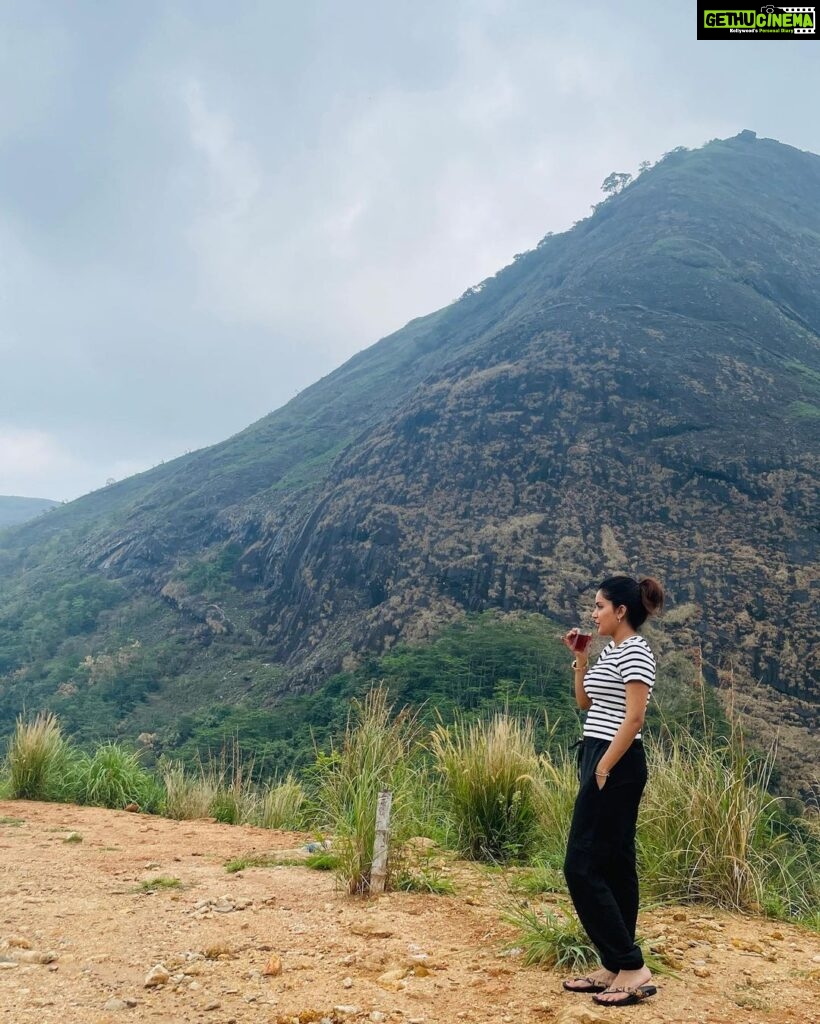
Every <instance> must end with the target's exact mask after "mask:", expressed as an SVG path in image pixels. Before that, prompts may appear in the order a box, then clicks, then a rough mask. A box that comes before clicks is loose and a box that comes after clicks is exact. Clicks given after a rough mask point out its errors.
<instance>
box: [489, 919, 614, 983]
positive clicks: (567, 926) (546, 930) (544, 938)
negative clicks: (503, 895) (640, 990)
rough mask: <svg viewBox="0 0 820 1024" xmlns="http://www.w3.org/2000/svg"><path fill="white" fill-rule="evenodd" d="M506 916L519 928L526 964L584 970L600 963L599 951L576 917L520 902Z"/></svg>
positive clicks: (517, 942) (519, 943) (520, 942)
mask: <svg viewBox="0 0 820 1024" xmlns="http://www.w3.org/2000/svg"><path fill="white" fill-rule="evenodd" d="M504 919H505V920H506V921H508V922H509V923H510V924H512V925H515V927H516V928H517V929H518V936H517V937H516V945H517V946H520V947H521V949H522V950H523V951H524V963H525V964H527V965H528V966H529V965H532V964H539V965H541V966H544V967H554V968H556V969H558V970H569V971H583V970H586V969H587V968H589V967H590V966H591V965H593V964H597V962H598V953H597V951H596V950H595V947H594V946H593V945H592V943H591V942H590V941H589V939H588V938H587V935H586V933H585V932H584V930H583V928H582V927H581V925H580V924H579V923H578V921H577V920H576V919H575V918H574V917H564V916H563V915H561V916H559V915H558V914H555V913H554V912H553V911H552V910H549V909H546V908H543V907H542V908H536V907H531V906H528V905H526V904H518V905H515V906H512V907H510V908H509V909H508V910H507V912H506V913H505V914H504Z"/></svg>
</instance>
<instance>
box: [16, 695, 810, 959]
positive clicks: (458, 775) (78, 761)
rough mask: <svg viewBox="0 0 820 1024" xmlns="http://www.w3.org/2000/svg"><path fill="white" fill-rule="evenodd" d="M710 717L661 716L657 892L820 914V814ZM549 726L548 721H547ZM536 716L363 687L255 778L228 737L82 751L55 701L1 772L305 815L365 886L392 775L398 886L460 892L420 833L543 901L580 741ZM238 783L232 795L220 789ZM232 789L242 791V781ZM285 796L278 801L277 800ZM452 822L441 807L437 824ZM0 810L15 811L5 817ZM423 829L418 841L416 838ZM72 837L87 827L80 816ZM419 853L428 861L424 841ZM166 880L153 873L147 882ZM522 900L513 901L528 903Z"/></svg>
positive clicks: (532, 937)
mask: <svg viewBox="0 0 820 1024" xmlns="http://www.w3.org/2000/svg"><path fill="white" fill-rule="evenodd" d="M711 725H712V724H711V723H708V724H707V725H704V726H703V727H702V728H701V729H700V730H699V735H695V734H693V733H691V732H688V731H687V730H686V729H685V728H684V726H683V725H681V724H680V723H677V724H676V725H675V727H674V728H672V727H671V726H670V723H669V722H666V724H665V725H664V727H663V728H661V729H660V730H659V731H658V732H656V733H655V734H654V735H650V736H647V740H646V742H647V757H648V761H649V777H650V781H649V785H648V787H647V790H646V794H645V797H644V800H643V803H642V806H641V813H640V820H639V827H638V859H639V872H640V876H641V884H642V891H643V892H644V894H645V898H647V899H649V900H652V901H655V902H659V903H665V902H675V903H679V902H681V901H684V902H691V903H705V904H708V905H711V906H719V907H726V908H730V909H734V910H737V911H740V912H744V913H759V914H765V915H767V916H770V917H774V918H781V919H786V920H793V921H800V922H803V923H804V924H805V925H807V926H808V927H811V928H818V927H820V918H818V914H817V906H818V905H820V873H818V865H819V864H820V830H818V828H817V826H816V823H814V822H813V820H812V819H811V818H802V817H799V816H795V815H794V813H793V812H792V811H791V809H790V804H789V802H786V801H783V800H780V799H778V798H777V797H775V796H774V795H772V793H771V773H772V768H773V758H772V756H771V754H768V755H767V754H765V753H760V752H759V751H756V750H754V749H751V748H749V747H748V746H747V744H746V741H745V740H744V738H743V736H742V734H741V733H740V732H739V730H738V729H737V728H736V727H733V726H731V725H730V727H729V728H728V731H723V730H722V729H720V730H716V729H713V728H712V727H711ZM545 734H546V735H547V736H548V737H549V736H550V730H549V729H545ZM533 736H534V729H533V724H532V721H531V720H530V719H528V718H522V719H517V718H515V717H513V716H511V715H510V714H509V713H508V712H503V713H502V712H498V713H496V714H494V715H492V716H490V717H488V718H484V719H482V718H475V719H473V720H471V721H467V720H466V719H464V718H463V717H461V716H457V717H456V719H455V721H454V722H452V723H451V724H450V725H449V726H445V725H444V724H443V723H439V724H438V725H437V726H436V727H435V728H434V729H433V730H427V731H425V730H422V729H420V727H419V722H418V719H417V718H415V717H414V716H413V714H412V713H410V712H408V711H407V710H406V709H403V710H401V711H399V712H398V713H397V714H394V713H393V712H392V710H391V705H390V704H389V703H388V696H387V691H386V689H384V688H383V687H382V688H376V689H374V690H372V691H371V692H370V693H368V694H367V695H366V696H365V698H364V699H363V700H362V701H361V702H354V704H353V707H352V710H351V714H350V717H349V719H348V722H347V726H346V728H345V732H344V734H343V736H342V739H341V740H340V742H339V743H338V745H335V746H334V747H333V748H332V749H331V751H330V753H322V752H317V754H316V756H315V761H314V764H313V765H312V766H311V768H310V770H309V771H308V772H306V773H305V775H304V777H303V778H302V779H301V780H297V779H296V778H295V777H293V776H289V777H288V778H286V779H285V780H284V781H282V782H279V783H276V782H270V783H269V784H268V785H267V786H260V784H259V782H257V781H253V771H252V766H250V765H245V766H244V767H241V766H242V765H243V764H244V762H243V761H242V756H241V752H240V750H239V748H238V745H234V746H233V747H232V748H231V750H230V752H229V753H226V752H224V751H223V753H222V754H221V755H220V757H219V758H218V759H212V760H211V762H210V763H205V764H202V765H201V766H200V769H199V771H198V772H197V773H191V772H189V771H187V770H186V769H185V767H184V766H183V765H182V764H180V763H179V762H173V763H172V762H168V763H166V764H164V765H163V766H161V772H162V783H160V781H159V779H158V778H156V777H154V779H153V782H152V784H151V785H148V783H147V782H146V779H147V778H149V777H151V775H152V773H151V772H148V771H146V770H145V769H143V768H141V767H140V765H139V763H138V760H137V758H136V757H135V756H134V755H131V754H128V752H126V751H124V750H122V749H121V748H119V747H117V745H115V744H105V745H103V746H102V747H101V748H100V749H99V750H98V751H97V752H96V753H95V754H93V755H86V754H81V753H78V752H77V751H76V750H75V749H74V748H72V746H71V745H70V744H69V743H67V742H66V741H65V739H64V738H63V737H62V734H61V732H60V726H59V723H58V722H57V721H56V719H55V718H54V716H46V715H39V716H37V717H36V718H35V720H34V721H33V722H32V723H30V724H27V723H25V722H24V721H23V720H20V721H19V722H18V728H17V730H16V733H15V737H14V738H13V742H12V744H11V745H10V748H9V754H8V757H7V760H6V766H5V776H6V782H7V786H8V788H9V790H10V791H12V792H15V793H18V794H20V795H21V796H23V797H28V798H31V797H32V795H34V798H37V799H42V798H44V797H47V796H51V797H52V798H57V799H82V800H84V801H85V802H93V803H96V804H98V805H100V806H106V805H108V804H107V803H106V802H107V801H110V805H113V806H118V807H119V806H122V803H123V801H124V800H125V799H126V798H132V797H133V796H134V794H138V793H143V794H144V793H145V792H146V791H147V792H149V793H156V794H161V795H158V796H157V797H156V799H155V801H154V802H155V805H156V806H157V807H158V808H161V809H162V810H163V811H164V813H166V814H167V815H169V816H172V817H177V818H182V817H189V816H194V815H196V816H203V815H206V814H207V815H210V814H211V813H212V812H213V810H214V808H215V807H216V808H223V809H224V808H226V807H228V808H229V809H230V815H228V814H225V815H224V816H223V820H229V818H233V820H248V821H251V822H253V823H256V824H258V823H259V822H260V821H261V820H262V816H263V815H266V816H267V820H268V821H272V820H278V821H285V822H287V823H289V824H291V825H292V824H293V823H294V822H295V821H296V820H297V819H298V821H299V823H300V825H301V827H302V828H305V829H310V830H312V831H313V832H314V834H317V835H331V836H332V837H333V848H332V850H325V849H319V850H313V851H312V852H311V853H310V855H309V856H308V857H306V858H302V857H300V858H298V859H295V858H293V859H292V862H293V863H296V864H300V865H304V866H306V867H312V868H315V869H318V870H334V871H336V873H337V874H338V875H339V877H340V878H341V879H342V880H343V883H344V885H345V887H346V888H347V889H348V891H349V892H351V893H367V892H368V891H369V886H370V876H371V870H372V858H373V843H374V835H375V809H376V803H377V797H378V794H379V792H381V791H382V790H388V791H390V792H392V793H393V813H392V817H391V823H390V837H391V844H390V860H389V862H388V886H390V887H393V888H400V889H404V890H408V891H425V892H431V893H432V892H435V893H448V892H451V891H452V889H451V885H450V883H449V880H448V879H447V878H446V877H444V876H443V875H442V873H441V871H440V870H439V866H438V864H436V865H432V864H431V863H429V862H421V863H419V862H418V858H419V851H424V850H427V849H430V848H434V847H435V846H436V843H435V842H433V841H431V840H429V839H427V840H425V839H424V838H423V837H425V836H428V837H429V836H431V835H435V836H436V837H437V840H438V842H440V843H444V844H446V845H449V846H450V848H451V849H453V850H455V851H456V852H458V853H461V854H463V855H465V856H468V857H474V858H475V857H478V858H483V859H487V860H489V861H490V862H491V863H492V864H497V863H500V862H504V861H509V860H510V859H516V860H519V861H522V862H523V863H524V865H525V867H524V869H522V870H518V871H515V872H514V873H512V874H511V875H510V876H509V882H508V884H509V888H510V891H511V894H517V895H518V896H519V897H520V896H521V895H525V896H527V897H528V898H529V900H530V901H531V902H532V901H537V900H538V897H539V895H540V894H548V898H549V900H550V901H551V902H552V903H553V904H554V903H555V901H556V900H557V902H558V904H559V906H560V905H561V904H562V902H564V901H565V900H566V895H565V887H564V882H563V877H562V874H561V864H562V861H563V854H564V849H565V844H566V836H567V832H568V828H569V821H570V816H571V813H572V805H573V801H574V798H575V794H576V790H577V777H576V764H575V758H574V756H573V755H572V753H571V752H570V750H569V749H568V748H566V747H556V746H555V744H554V743H552V744H549V743H548V745H550V746H551V747H552V749H551V752H549V753H548V752H547V751H545V750H542V751H541V752H540V753H539V752H538V750H537V747H536V746H535V744H534V741H533ZM232 792H233V793H234V797H232V801H233V802H230V801H229V800H228V798H227V796H226V794H231V793H232ZM236 794H238V796H236ZM272 808H273V809H275V811H274V810H273V809H272ZM442 822H443V823H444V824H442ZM0 824H10V825H13V824H19V819H16V818H6V819H3V820H2V822H0ZM411 837H418V838H417V839H414V842H413V843H412V844H410V843H408V840H409V839H410V838H411ZM65 841H66V842H81V841H82V837H81V836H79V834H77V833H73V834H72V835H70V836H68V837H66V839H65ZM414 856H415V858H416V861H417V862H416V863H413V860H412V858H413V857H414ZM290 862H291V861H288V860H286V859H283V857H281V856H277V855H276V854H274V853H263V854H256V853H254V854H249V855H246V856H245V857H242V858H237V859H235V860H233V861H231V862H229V863H228V864H227V865H226V869H227V870H228V871H238V870H242V869H243V868H246V867H251V866H276V865H281V864H284V863H290ZM163 884H164V885H165V887H169V886H170V885H171V884H172V883H171V882H166V883H158V882H157V880H151V882H149V883H145V885H146V888H157V887H158V886H161V885H163ZM516 915H517V916H516ZM513 916H514V917H515V918H516V920H517V921H518V923H519V925H520V927H521V928H522V932H523V936H524V937H523V939H522V945H523V946H524V948H525V950H527V954H526V955H527V956H528V957H530V958H533V959H539V958H540V959H543V958H547V959H549V958H551V957H554V958H555V959H554V960H550V961H549V962H555V963H556V964H558V963H562V964H564V963H565V964H567V965H570V964H573V965H575V966H578V965H580V964H581V963H582V962H583V957H584V955H585V954H584V952H583V948H584V944H583V942H581V941H580V940H579V939H578V936H577V934H576V932H577V930H573V928H572V927H570V926H568V925H566V924H565V922H564V921H563V920H562V919H561V917H560V915H558V916H556V912H555V909H554V906H553V908H552V909H551V910H550V912H549V914H546V915H545V914H544V913H542V911H541V910H539V908H538V907H537V906H536V905H535V903H533V904H532V905H531V906H527V907H524V908H521V907H517V908H516V909H514V911H513Z"/></svg>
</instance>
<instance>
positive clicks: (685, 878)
mask: <svg viewBox="0 0 820 1024" xmlns="http://www.w3.org/2000/svg"><path fill="white" fill-rule="evenodd" d="M772 764H773V758H772V756H771V755H769V756H764V757H753V756H751V755H750V754H749V753H748V752H747V751H746V750H745V748H744V745H743V742H742V739H741V738H740V737H739V735H737V734H735V735H734V736H731V737H729V738H728V739H727V740H718V741H715V742H710V741H708V740H699V739H696V738H695V737H693V736H692V735H686V736H684V737H681V736H680V735H678V736H675V737H673V738H672V739H671V740H670V741H669V742H667V743H665V744H664V746H663V747H662V748H661V747H657V746H652V747H650V748H649V774H650V784H649V786H648V788H647V793H646V796H645V798H644V801H643V804H642V808H641V819H640V824H639V828H638V850H639V860H640V864H641V878H642V883H643V887H644V891H645V892H646V893H647V894H648V895H651V896H654V897H655V898H657V899H662V900H693V901H694V900H703V901H706V902H708V903H712V904H715V905H717V906H722V907H728V908H732V909H737V910H745V911H750V910H751V911H760V910H761V909H763V908H764V907H765V905H766V904H767V902H769V893H770V892H772V891H773V892H774V893H778V894H788V893H789V892H792V893H793V896H795V897H797V896H799V895H800V890H801V886H800V882H799V879H798V877H797V874H799V872H798V873H797V874H796V872H795V870H794V869H795V868H796V867H797V863H798V862H799V861H800V859H801V855H800V851H799V849H798V848H795V847H794V845H793V844H792V843H790V842H789V839H788V837H787V835H786V834H784V833H783V832H782V831H779V830H778V829H777V828H776V821H777V817H778V813H779V801H778V800H777V799H776V798H775V797H773V796H771V794H769V793H768V792H767V789H766V787H767V784H768V782H769V778H770V773H771V769H772ZM787 899H788V895H787Z"/></svg>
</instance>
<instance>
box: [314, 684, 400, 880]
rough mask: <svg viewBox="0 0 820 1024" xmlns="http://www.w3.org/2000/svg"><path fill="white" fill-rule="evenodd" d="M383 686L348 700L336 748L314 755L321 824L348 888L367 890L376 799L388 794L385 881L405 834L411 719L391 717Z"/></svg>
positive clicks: (374, 827)
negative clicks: (389, 811) (331, 839)
mask: <svg viewBox="0 0 820 1024" xmlns="http://www.w3.org/2000/svg"><path fill="white" fill-rule="evenodd" d="M391 712H392V709H391V708H390V707H389V706H388V704H387V695H386V692H385V691H384V690H383V689H380V688H377V689H374V690H372V691H371V692H370V693H369V694H368V695H367V697H366V698H365V700H364V701H363V702H362V703H359V702H358V701H354V702H353V707H352V711H351V714H350V716H349V718H348V721H347V726H346V729H345V734H344V737H343V740H342V744H341V748H340V749H339V750H336V751H333V753H332V754H331V755H329V756H322V755H320V756H319V757H318V759H317V763H316V768H315V775H316V780H317V804H318V815H319V822H320V824H321V826H322V827H323V828H324V829H325V830H327V831H330V832H332V833H333V834H334V836H335V841H334V846H333V852H334V853H335V854H336V856H337V857H338V859H339V867H338V871H337V873H338V875H339V877H340V878H341V879H342V880H343V881H344V884H345V885H346V887H347V889H348V891H349V892H350V893H366V892H369V891H370V875H371V870H372V864H373V844H374V840H375V833H376V804H377V801H378V796H379V793H380V792H382V791H383V790H386V791H389V792H391V793H392V794H393V804H392V816H391V822H390V835H391V845H390V857H389V860H388V876H387V884H388V886H389V885H390V883H391V881H392V875H393V871H394V866H395V862H396V858H397V855H399V854H400V850H401V843H402V840H403V839H406V838H407V830H408V827H409V812H410V809H411V807H412V805H413V802H414V794H413V791H414V786H415V781H416V774H415V771H414V768H413V766H412V764H411V747H412V744H413V735H414V722H413V720H412V719H411V718H410V717H409V716H408V714H407V712H406V711H403V712H401V713H400V714H399V715H398V716H396V717H395V718H391Z"/></svg>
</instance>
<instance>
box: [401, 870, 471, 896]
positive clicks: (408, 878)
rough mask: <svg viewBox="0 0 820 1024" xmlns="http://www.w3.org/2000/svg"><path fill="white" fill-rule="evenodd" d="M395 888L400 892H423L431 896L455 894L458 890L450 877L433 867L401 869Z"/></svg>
mask: <svg viewBox="0 0 820 1024" xmlns="http://www.w3.org/2000/svg"><path fill="white" fill-rule="evenodd" d="M394 888H395V889H397V890H398V891H399V892H421V893H426V894H428V895H430V896H453V895H454V894H455V891H456V887H455V886H454V885H453V883H452V882H451V881H450V879H449V878H445V877H444V876H443V875H442V874H441V873H440V872H438V871H434V870H433V869H432V868H419V869H418V870H416V871H410V870H404V871H399V872H398V873H397V875H396V879H395V882H394Z"/></svg>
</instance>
